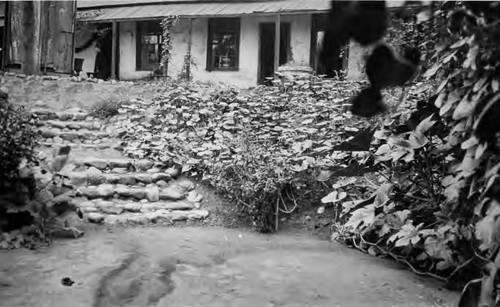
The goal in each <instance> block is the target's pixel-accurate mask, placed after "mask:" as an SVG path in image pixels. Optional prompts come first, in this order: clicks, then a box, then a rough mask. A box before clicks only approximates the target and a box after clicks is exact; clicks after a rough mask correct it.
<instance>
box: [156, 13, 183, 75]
mask: <svg viewBox="0 0 500 307" xmlns="http://www.w3.org/2000/svg"><path fill="white" fill-rule="evenodd" d="M178 21H179V16H176V15H170V16H167V17H165V18H164V19H163V20H162V21H161V22H160V26H161V28H162V31H163V32H162V49H161V63H162V65H163V67H164V72H165V73H166V71H167V67H168V63H169V61H170V58H171V51H172V29H173V28H174V26H175V25H176V24H177V22H178Z"/></svg>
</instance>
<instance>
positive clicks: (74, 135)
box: [59, 131, 80, 141]
mask: <svg viewBox="0 0 500 307" xmlns="http://www.w3.org/2000/svg"><path fill="white" fill-rule="evenodd" d="M59 136H60V137H61V138H62V139H64V140H68V141H74V140H77V139H78V138H80V134H79V133H78V132H72V131H68V132H62V133H61V134H60V135H59Z"/></svg>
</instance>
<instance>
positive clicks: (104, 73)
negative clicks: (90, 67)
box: [94, 23, 113, 80]
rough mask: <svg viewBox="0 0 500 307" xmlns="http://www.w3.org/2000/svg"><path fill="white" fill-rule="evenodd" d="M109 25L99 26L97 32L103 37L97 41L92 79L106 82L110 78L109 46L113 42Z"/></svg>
mask: <svg viewBox="0 0 500 307" xmlns="http://www.w3.org/2000/svg"><path fill="white" fill-rule="evenodd" d="M111 29H112V25H111V23H102V24H99V26H98V28H97V30H98V31H100V32H101V33H104V35H103V36H102V37H101V38H100V39H99V40H98V41H97V48H99V51H98V52H97V56H96V59H95V70H94V77H96V78H98V79H103V80H107V79H109V77H110V76H111V48H112V47H111V44H112V40H113V34H112V31H111Z"/></svg>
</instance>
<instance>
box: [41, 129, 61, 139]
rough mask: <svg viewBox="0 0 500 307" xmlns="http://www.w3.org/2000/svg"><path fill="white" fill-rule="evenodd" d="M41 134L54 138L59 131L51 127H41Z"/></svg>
mask: <svg viewBox="0 0 500 307" xmlns="http://www.w3.org/2000/svg"><path fill="white" fill-rule="evenodd" d="M39 131H40V135H41V136H42V137H44V138H53V137H55V136H57V133H58V131H57V130H53V129H49V128H40V129H39Z"/></svg>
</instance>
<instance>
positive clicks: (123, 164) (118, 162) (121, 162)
mask: <svg viewBox="0 0 500 307" xmlns="http://www.w3.org/2000/svg"><path fill="white" fill-rule="evenodd" d="M131 164H132V163H131V161H130V160H125V159H113V160H110V161H109V167H111V168H117V167H120V168H127V167H129V166H130V165H131Z"/></svg>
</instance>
